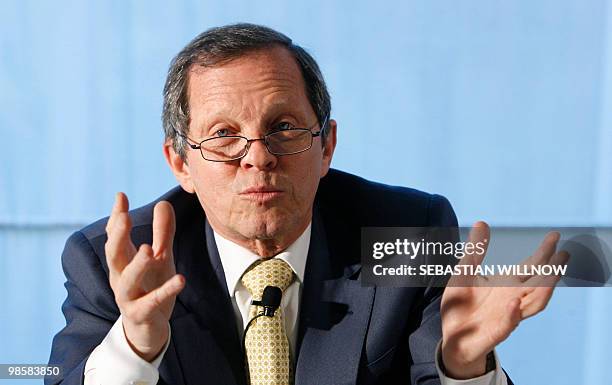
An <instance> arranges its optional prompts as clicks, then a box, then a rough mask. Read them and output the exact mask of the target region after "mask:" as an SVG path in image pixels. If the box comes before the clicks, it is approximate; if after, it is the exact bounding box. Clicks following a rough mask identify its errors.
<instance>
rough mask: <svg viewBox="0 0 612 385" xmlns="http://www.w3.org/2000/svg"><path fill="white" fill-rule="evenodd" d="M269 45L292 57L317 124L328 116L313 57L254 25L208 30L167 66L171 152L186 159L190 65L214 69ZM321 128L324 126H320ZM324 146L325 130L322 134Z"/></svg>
mask: <svg viewBox="0 0 612 385" xmlns="http://www.w3.org/2000/svg"><path fill="white" fill-rule="evenodd" d="M272 46H281V47H284V48H286V49H287V50H288V51H289V52H290V53H291V54H292V55H293V57H294V58H295V60H296V62H297V64H298V66H299V67H300V70H301V72H302V76H303V78H304V84H305V87H306V95H307V96H308V100H309V101H310V104H311V106H312V109H313V110H314V111H315V114H316V115H317V119H318V120H319V124H323V121H324V119H326V118H328V117H329V114H330V111H331V99H330V96H329V93H328V92H327V86H326V85H325V80H324V79H323V75H322V74H321V70H320V69H319V66H318V64H317V62H316V61H315V60H314V58H313V57H312V56H311V55H310V54H309V53H308V52H306V50H304V49H303V48H302V47H300V46H299V45H296V44H294V43H293V42H292V41H291V39H290V38H289V37H287V36H285V35H284V34H282V33H280V32H277V31H275V30H273V29H271V28H268V27H264V26H261V25H256V24H247V23H240V24H232V25H226V26H222V27H216V28H212V29H209V30H207V31H205V32H203V33H202V34H200V35H199V36H197V37H196V38H195V39H193V40H192V41H191V42H190V43H189V44H187V46H186V47H185V48H183V50H182V51H181V52H179V54H178V55H176V57H175V58H174V59H172V62H171V63H170V69H169V70H168V77H167V78H166V85H165V86H164V107H163V113H162V122H163V126H164V134H165V139H166V140H171V141H172V144H173V147H174V151H175V152H176V153H177V154H179V156H180V157H181V158H182V159H183V160H185V159H186V157H185V147H186V145H187V142H186V141H185V139H184V136H187V134H188V132H189V99H188V95H187V87H188V79H189V71H190V70H191V68H192V66H194V65H199V66H203V67H214V66H218V65H223V64H225V63H227V62H229V61H232V60H234V59H237V58H239V57H242V56H244V55H246V54H248V53H251V52H253V51H257V50H260V49H264V48H269V47H272ZM322 129H323V127H322ZM321 136H322V143H325V138H326V136H327V130H324V131H323V132H322V135H321Z"/></svg>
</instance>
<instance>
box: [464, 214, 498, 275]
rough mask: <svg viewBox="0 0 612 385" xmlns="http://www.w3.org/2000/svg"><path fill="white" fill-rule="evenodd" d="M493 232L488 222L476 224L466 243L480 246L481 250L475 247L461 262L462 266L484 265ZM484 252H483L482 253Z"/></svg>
mask: <svg viewBox="0 0 612 385" xmlns="http://www.w3.org/2000/svg"><path fill="white" fill-rule="evenodd" d="M490 235H491V231H490V230H489V225H488V224H487V223H486V222H483V221H478V222H476V223H474V225H473V226H472V229H471V230H470V234H469V235H468V239H467V242H466V243H472V244H473V245H476V244H479V245H480V246H482V247H481V248H477V247H474V248H473V251H472V252H470V253H467V252H466V253H465V256H464V257H463V258H462V259H461V261H460V262H459V263H460V264H470V265H474V266H478V265H480V264H481V263H482V260H483V259H484V256H485V254H486V253H487V248H488V246H489V240H490ZM481 251H482V252H481Z"/></svg>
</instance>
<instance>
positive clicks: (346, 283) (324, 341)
mask: <svg viewBox="0 0 612 385" xmlns="http://www.w3.org/2000/svg"><path fill="white" fill-rule="evenodd" d="M353 241H355V240H353ZM348 260H349V258H343V256H342V255H331V254H330V251H329V249H328V243H327V240H326V235H325V231H324V228H323V223H322V219H321V218H320V215H318V213H317V210H315V212H314V215H313V231H312V235H311V241H310V248H309V251H308V259H307V261H306V273H305V277H304V287H303V292H302V303H301V309H300V323H299V334H298V347H297V349H296V351H297V352H298V355H297V362H296V370H295V373H296V381H295V383H296V385H306V384H320V383H322V382H324V383H331V384H354V383H356V381H357V375H358V371H359V362H360V359H361V352H362V350H363V343H364V338H365V334H366V331H367V326H368V321H369V318H370V313H371V311H372V303H373V299H374V288H372V287H362V286H361V284H360V282H359V280H357V279H354V277H355V276H356V275H357V273H358V271H359V268H360V265H359V264H352V265H351V264H346V263H344V261H348Z"/></svg>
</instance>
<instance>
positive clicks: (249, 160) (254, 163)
mask: <svg viewBox="0 0 612 385" xmlns="http://www.w3.org/2000/svg"><path fill="white" fill-rule="evenodd" d="M277 161H278V158H277V157H276V155H272V154H270V152H269V151H268V149H267V148H266V144H265V143H264V141H263V140H255V141H252V142H251V143H250V145H249V151H248V152H247V154H246V155H245V156H244V157H243V158H242V159H241V161H240V165H241V166H242V167H244V168H247V169H248V168H252V167H254V168H256V169H258V170H271V169H273V168H274V167H276V163H277Z"/></svg>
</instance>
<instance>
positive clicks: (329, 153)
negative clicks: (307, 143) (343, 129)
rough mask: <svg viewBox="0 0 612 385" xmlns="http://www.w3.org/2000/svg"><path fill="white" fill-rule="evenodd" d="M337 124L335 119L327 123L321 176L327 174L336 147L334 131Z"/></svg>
mask: <svg viewBox="0 0 612 385" xmlns="http://www.w3.org/2000/svg"><path fill="white" fill-rule="evenodd" d="M337 128H338V124H337V122H336V121H335V120H333V119H330V120H329V122H328V123H327V137H326V138H325V145H324V146H323V164H322V167H321V178H323V177H324V176H325V175H327V172H328V171H329V167H330V165H331V161H332V158H333V156H334V150H335V149H336V131H337Z"/></svg>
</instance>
